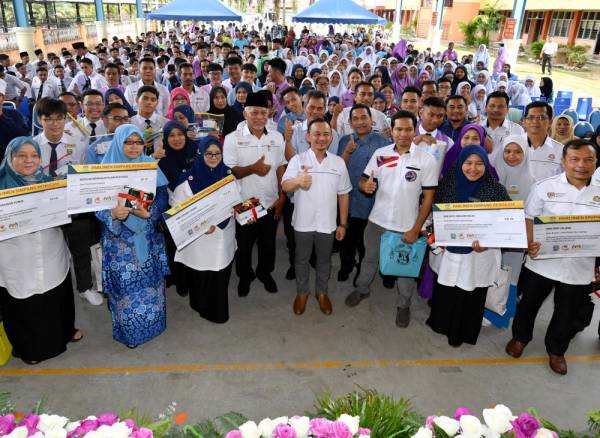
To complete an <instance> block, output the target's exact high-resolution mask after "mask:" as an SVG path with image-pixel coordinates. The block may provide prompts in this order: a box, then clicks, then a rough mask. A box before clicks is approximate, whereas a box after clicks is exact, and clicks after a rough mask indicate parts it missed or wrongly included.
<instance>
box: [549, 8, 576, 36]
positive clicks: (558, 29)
mask: <svg viewBox="0 0 600 438" xmlns="http://www.w3.org/2000/svg"><path fill="white" fill-rule="evenodd" d="M572 21H573V12H553V13H552V21H551V22H550V30H549V31H548V36H552V37H566V36H568V35H569V27H570V26H571V22H572Z"/></svg>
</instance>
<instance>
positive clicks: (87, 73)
mask: <svg viewBox="0 0 600 438" xmlns="http://www.w3.org/2000/svg"><path fill="white" fill-rule="evenodd" d="M79 66H80V68H81V70H80V71H79V72H78V73H77V74H76V75H75V77H74V78H73V80H72V81H71V83H70V84H69V88H68V91H70V92H72V93H75V94H78V95H82V94H83V93H85V92H86V91H87V90H99V89H101V88H103V87H106V86H108V84H107V82H106V80H105V79H104V77H103V76H102V75H100V74H98V73H96V71H95V70H94V64H93V63H92V61H91V60H89V59H87V58H83V59H82V60H81V61H79Z"/></svg>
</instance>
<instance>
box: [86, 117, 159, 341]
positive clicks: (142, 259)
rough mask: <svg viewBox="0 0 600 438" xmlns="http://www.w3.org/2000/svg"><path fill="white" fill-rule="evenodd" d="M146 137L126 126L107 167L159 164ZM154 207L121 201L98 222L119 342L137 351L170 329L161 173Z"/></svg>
mask: <svg viewBox="0 0 600 438" xmlns="http://www.w3.org/2000/svg"><path fill="white" fill-rule="evenodd" d="M143 152H144V140H143V134H142V131H141V130H140V129H139V128H137V127H135V126H134V125H121V126H119V127H118V128H117V129H116V131H115V134H114V137H113V140H112V143H111V144H110V147H109V149H108V152H107V153H106V155H105V156H104V159H103V160H102V164H117V163H142V162H146V161H153V160H152V158H151V157H149V156H146V155H144V153H143ZM157 172H158V174H157V188H156V194H155V195H154V199H153V202H152V203H151V204H150V205H148V204H144V203H143V202H142V203H135V204H134V205H132V206H126V205H125V203H124V202H121V201H119V203H118V205H117V206H116V207H115V208H113V209H111V210H102V211H99V212H97V213H96V217H97V218H98V219H99V220H100V221H101V222H102V257H103V259H102V269H103V271H102V284H103V288H104V291H105V292H106V294H107V296H108V300H109V306H110V310H111V313H112V325H113V337H114V339H115V340H116V341H119V342H122V343H123V344H125V345H127V347H129V348H135V347H137V346H138V345H140V344H143V343H145V342H148V341H149V340H151V339H152V338H154V337H156V336H158V335H159V334H160V333H162V332H163V331H164V330H165V328H166V325H167V322H166V302H165V280H164V277H165V276H166V275H167V274H168V273H169V262H168V260H167V255H166V252H165V242H164V237H163V235H162V233H161V232H160V231H159V230H158V229H157V224H158V222H159V221H160V220H161V217H162V213H163V212H164V211H165V210H166V209H167V207H168V194H167V183H168V181H167V179H166V177H165V176H164V174H163V173H162V171H161V170H160V169H158V170H157Z"/></svg>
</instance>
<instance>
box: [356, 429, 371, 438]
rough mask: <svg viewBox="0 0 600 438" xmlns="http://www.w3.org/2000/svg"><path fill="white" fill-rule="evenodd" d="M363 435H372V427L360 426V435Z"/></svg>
mask: <svg viewBox="0 0 600 438" xmlns="http://www.w3.org/2000/svg"><path fill="white" fill-rule="evenodd" d="M361 435H369V436H371V429H367V428H366V427H359V428H358V436H361Z"/></svg>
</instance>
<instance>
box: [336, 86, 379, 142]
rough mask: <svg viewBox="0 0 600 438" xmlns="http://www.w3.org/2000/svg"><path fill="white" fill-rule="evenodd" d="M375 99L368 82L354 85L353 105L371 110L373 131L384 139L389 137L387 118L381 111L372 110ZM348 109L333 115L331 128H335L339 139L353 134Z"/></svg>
mask: <svg viewBox="0 0 600 438" xmlns="http://www.w3.org/2000/svg"><path fill="white" fill-rule="evenodd" d="M374 99H375V87H374V86H373V84H370V83H369V82H360V83H359V84H357V85H356V96H355V97H354V103H362V104H364V105H367V106H368V107H370V108H371V118H372V119H373V131H375V132H377V133H379V134H381V135H383V136H384V137H389V136H390V123H389V122H388V119H387V116H386V115H385V114H383V113H382V112H381V111H378V110H376V109H375V108H373V100H374ZM350 109H351V107H346V108H344V109H343V110H342V112H341V113H339V115H338V116H337V124H336V122H335V121H334V120H336V115H335V113H334V115H333V119H332V122H333V126H334V127H336V129H337V132H338V134H339V135H340V138H342V137H343V136H344V135H348V134H353V133H354V130H353V129H352V125H351V124H350Z"/></svg>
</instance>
